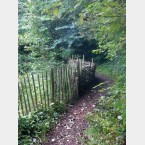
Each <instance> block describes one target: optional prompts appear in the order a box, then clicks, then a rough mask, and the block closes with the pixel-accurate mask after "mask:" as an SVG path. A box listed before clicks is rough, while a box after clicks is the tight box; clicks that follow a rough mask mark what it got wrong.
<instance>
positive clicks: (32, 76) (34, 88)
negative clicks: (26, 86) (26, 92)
mask: <svg viewBox="0 0 145 145" xmlns="http://www.w3.org/2000/svg"><path fill="white" fill-rule="evenodd" d="M31 75H32V80H33V87H34V93H35V101H36V108H37V109H38V102H37V92H36V86H35V80H34V76H33V74H31Z"/></svg>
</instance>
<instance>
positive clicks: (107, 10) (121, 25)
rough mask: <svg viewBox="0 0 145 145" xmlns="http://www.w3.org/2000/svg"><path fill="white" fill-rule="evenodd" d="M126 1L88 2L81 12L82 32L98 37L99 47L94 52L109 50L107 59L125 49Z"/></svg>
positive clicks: (105, 0) (80, 23)
mask: <svg viewBox="0 0 145 145" xmlns="http://www.w3.org/2000/svg"><path fill="white" fill-rule="evenodd" d="M125 12H126V5H125V1H123V0H121V1H117V0H115V1H112V0H101V1H94V2H92V3H91V4H88V5H87V6H86V7H85V9H83V10H82V12H81V13H80V14H79V15H80V19H79V21H78V26H79V28H80V29H82V32H81V34H82V35H85V36H88V37H87V38H89V39H96V40H98V42H99V48H100V49H96V50H94V51H93V53H97V54H101V53H104V52H107V56H106V58H107V59H110V60H113V59H114V58H115V57H116V56H119V55H120V54H119V52H120V50H121V51H124V50H123V49H125V44H126V42H125V41H126V39H125V33H126V32H125V27H126V26H125V25H126V23H125V16H126V15H125Z"/></svg>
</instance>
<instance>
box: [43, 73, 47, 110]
mask: <svg viewBox="0 0 145 145" xmlns="http://www.w3.org/2000/svg"><path fill="white" fill-rule="evenodd" d="M42 87H43V98H44V103H45V108H46V97H45V88H44V77H43V73H42Z"/></svg>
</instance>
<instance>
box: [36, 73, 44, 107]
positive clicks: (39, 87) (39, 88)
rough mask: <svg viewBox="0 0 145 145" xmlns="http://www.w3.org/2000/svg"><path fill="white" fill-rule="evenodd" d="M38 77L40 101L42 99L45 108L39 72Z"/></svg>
mask: <svg viewBox="0 0 145 145" xmlns="http://www.w3.org/2000/svg"><path fill="white" fill-rule="evenodd" d="M37 77H38V85H39V94H40V101H41V106H42V108H43V101H42V94H41V84H40V77H39V74H38V75H37Z"/></svg>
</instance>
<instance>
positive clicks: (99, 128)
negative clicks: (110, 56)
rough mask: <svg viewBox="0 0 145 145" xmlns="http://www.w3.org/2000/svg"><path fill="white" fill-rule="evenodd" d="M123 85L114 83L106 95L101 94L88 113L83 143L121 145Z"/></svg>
mask: <svg viewBox="0 0 145 145" xmlns="http://www.w3.org/2000/svg"><path fill="white" fill-rule="evenodd" d="M125 101H126V99H125V86H122V84H119V83H115V85H113V86H111V87H110V88H109V93H108V97H106V96H101V98H100V99H99V101H98V103H97V105H96V109H95V110H94V112H93V113H88V115H87V120H88V122H89V127H88V129H87V130H86V131H85V135H84V137H83V143H84V144H87V145H98V144H99V145H114V144H115V145H122V144H123V143H124V141H125V133H126V115H125V114H126V109H125V108H126V107H125Z"/></svg>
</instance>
